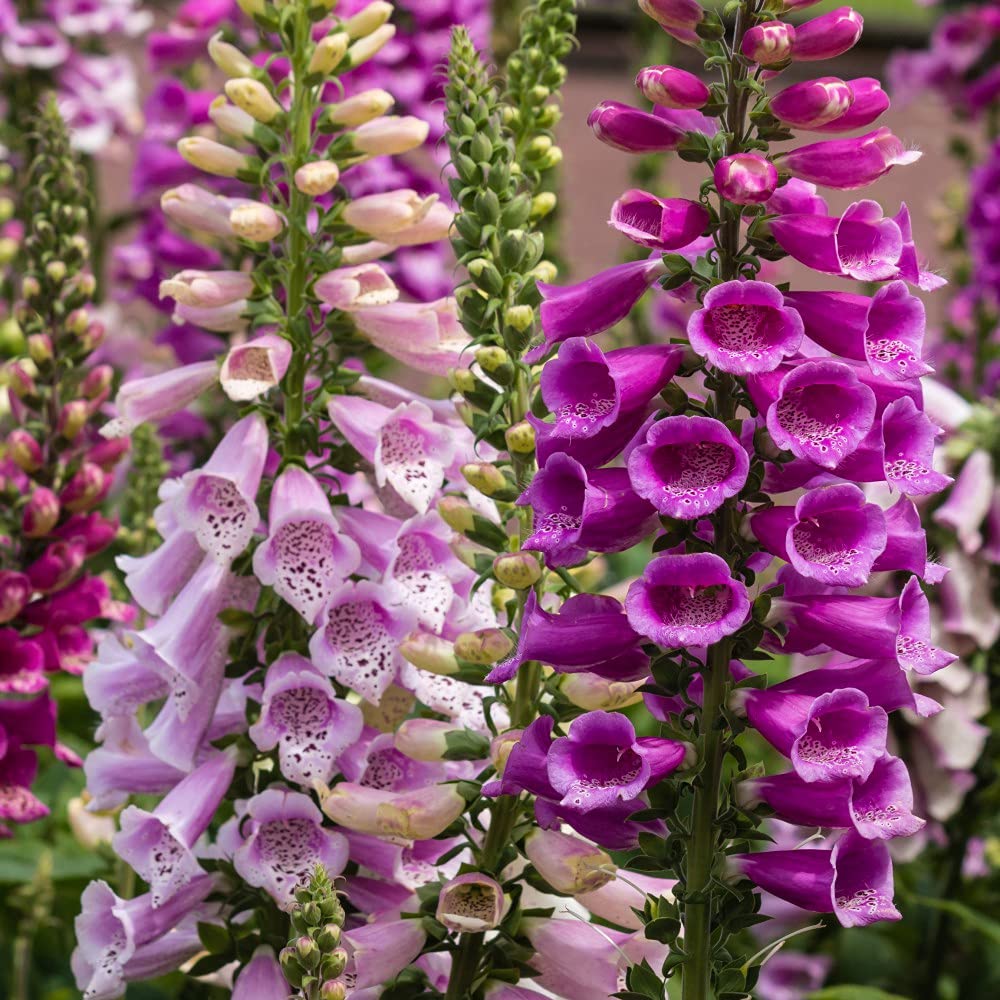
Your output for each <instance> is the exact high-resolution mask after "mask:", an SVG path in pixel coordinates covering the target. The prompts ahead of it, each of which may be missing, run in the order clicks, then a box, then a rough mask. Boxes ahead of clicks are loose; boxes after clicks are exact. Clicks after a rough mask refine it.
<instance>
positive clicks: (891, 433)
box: [882, 398, 952, 496]
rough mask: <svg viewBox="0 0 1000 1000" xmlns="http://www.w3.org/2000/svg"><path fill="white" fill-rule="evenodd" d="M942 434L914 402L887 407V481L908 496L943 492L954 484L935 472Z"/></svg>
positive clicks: (884, 420)
mask: <svg viewBox="0 0 1000 1000" xmlns="http://www.w3.org/2000/svg"><path fill="white" fill-rule="evenodd" d="M939 434H940V428H938V427H936V426H935V425H934V424H932V423H931V421H930V420H929V419H928V417H927V416H926V415H925V414H924V413H923V412H921V411H920V410H919V409H918V408H917V406H916V404H915V403H914V402H913V400H912V399H909V398H903V399H899V400H897V401H896V402H894V403H890V404H889V406H887V407H886V410H885V413H884V414H883V415H882V442H883V458H882V461H883V468H884V472H885V481H886V482H887V483H888V484H889V486H890V487H891V488H893V489H897V490H899V491H900V493H905V494H906V495H907V496H927V495H928V494H932V493H940V492H941V490H943V489H944V488H945V487H946V486H948V484H949V483H950V482H951V481H952V480H951V477H950V476H946V475H945V474H944V473H942V472H936V471H935V470H934V442H935V440H936V439H937V437H938V435H939Z"/></svg>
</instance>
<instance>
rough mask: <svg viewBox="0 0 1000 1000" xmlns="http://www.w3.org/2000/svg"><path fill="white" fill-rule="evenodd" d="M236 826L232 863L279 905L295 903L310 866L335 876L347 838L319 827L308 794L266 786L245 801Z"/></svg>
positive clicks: (286, 907)
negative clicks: (239, 841)
mask: <svg viewBox="0 0 1000 1000" xmlns="http://www.w3.org/2000/svg"><path fill="white" fill-rule="evenodd" d="M240 829H241V832H242V836H243V838H244V839H243V842H242V844H241V845H240V846H239V847H238V848H237V850H236V853H235V854H234V855H233V866H234V867H235V868H236V871H237V873H238V874H239V875H240V877H241V878H242V879H243V880H244V881H245V882H246V883H247V884H248V885H252V886H259V887H260V888H262V889H264V890H265V891H266V892H267V893H269V895H270V896H271V898H272V899H273V900H274V901H275V902H276V903H277V904H278V906H279V907H280V908H281V909H283V910H289V909H291V908H292V907H293V906H294V905H295V890H296V889H298V888H300V887H301V886H303V885H307V884H308V883H309V879H310V878H311V877H312V873H313V870H314V869H315V867H316V865H318V864H321V865H323V867H324V868H325V869H326V870H327V872H328V873H329V875H330V877H331V878H335V877H336V876H337V875H339V874H340V873H341V872H342V871H343V870H344V866H345V865H346V864H347V850H348V848H347V840H346V839H345V838H344V836H343V834H340V833H335V832H333V831H332V830H328V829H326V828H325V827H324V826H323V814H322V813H321V812H320V811H319V808H318V807H317V806H316V804H315V803H314V802H313V800H312V799H311V798H310V797H309V796H308V795H301V794H300V793H298V792H289V791H285V790H283V789H281V788H279V787H277V786H274V785H272V786H271V787H270V788H268V789H266V790H265V791H263V792H261V793H260V794H259V795H255V796H254V797H253V798H252V799H250V800H249V802H247V805H246V813H245V816H244V818H243V819H242V821H241V822H240Z"/></svg>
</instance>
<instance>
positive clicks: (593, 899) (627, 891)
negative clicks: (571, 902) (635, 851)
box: [575, 871, 677, 931]
mask: <svg viewBox="0 0 1000 1000" xmlns="http://www.w3.org/2000/svg"><path fill="white" fill-rule="evenodd" d="M676 885H677V882H676V880H674V879H667V878H655V877H652V876H650V875H640V874H639V873H638V872H632V871H630V872H628V873H622V874H620V875H619V874H612V875H611V877H610V881H608V882H607V883H606V884H605V885H602V886H600V887H599V888H597V889H591V890H590V891H589V892H580V893H576V894H575V899H576V901H577V902H578V903H579V904H580V905H581V906H585V907H586V908H587V909H588V910H589V911H590V913H591V915H592V916H595V917H600V918H601V919H602V920H606V921H608V923H611V924H615V925H616V926H618V927H626V928H628V929H629V930H636V931H639V930H642V929H643V926H644V925H643V922H642V919H641V917H639V916H637V915H636V912H635V911H636V910H638V911H639V912H640V913H641V912H642V909H643V907H644V906H645V905H646V897H647V896H652V897H653V898H654V899H659V898H660V897H666V898H667V899H669V898H671V897H672V895H673V890H674V887H675V886H676Z"/></svg>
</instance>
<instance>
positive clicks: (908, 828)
mask: <svg viewBox="0 0 1000 1000" xmlns="http://www.w3.org/2000/svg"><path fill="white" fill-rule="evenodd" d="M738 794H739V796H740V798H741V801H743V802H744V803H752V802H766V803H767V805H768V806H769V807H770V808H771V809H773V810H774V814H775V816H776V817H777V818H778V819H780V820H783V821H784V822H786V823H794V824H796V825H798V826H815V827H829V828H832V829H852V828H853V829H854V830H856V831H857V833H858V834H860V835H861V836H862V837H865V838H866V839H868V840H889V839H891V838H893V837H911V836H913V834H915V833H917V832H918V831H920V830H921V829H923V827H924V820H922V819H920V818H919V817H917V816H914V814H913V787H912V785H911V784H910V775H909V772H908V771H907V770H906V765H905V764H904V763H903V762H902V761H901V760H899V758H898V757H890V756H888V755H886V756H884V757H880V758H879V759H878V760H877V761H876V762H875V766H874V767H873V768H872V771H871V774H869V776H868V777H867V778H865V779H858V778H844V779H838V780H835V781H832V782H807V781H804V780H803V779H802V778H801V777H800V776H799V775H798V774H797V773H796V772H795V771H786V772H785V773H783V774H773V775H768V776H767V777H765V778H752V779H750V780H749V781H744V782H741V783H740V785H739V786H738Z"/></svg>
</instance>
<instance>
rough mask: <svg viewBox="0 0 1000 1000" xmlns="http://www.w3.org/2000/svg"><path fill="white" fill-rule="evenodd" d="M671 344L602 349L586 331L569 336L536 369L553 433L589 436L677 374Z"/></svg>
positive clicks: (640, 405) (677, 354) (640, 406)
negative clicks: (549, 359)
mask: <svg viewBox="0 0 1000 1000" xmlns="http://www.w3.org/2000/svg"><path fill="white" fill-rule="evenodd" d="M680 363H681V349H680V348H679V347H677V346H673V345H660V344H655V345H649V346H641V347H622V348H619V349H618V350H616V351H609V352H608V353H607V354H605V353H604V352H603V351H602V350H601V349H600V348H599V347H598V346H597V345H596V344H595V343H594V342H593V341H591V340H588V339H587V338H586V337H572V338H571V339H569V340H567V341H565V342H564V343H563V344H562V346H561V347H560V348H559V354H558V355H557V357H555V358H554V359H553V360H551V361H550V362H549V363H548V364H546V365H545V367H544V368H543V369H542V376H541V391H542V399H543V400H544V401H545V405H546V406H547V407H548V408H549V409H550V410H551V411H552V413H553V415H554V416H555V424H554V425H552V435H553V438H555V439H559V440H567V441H572V440H574V439H575V438H591V437H594V436H595V435H596V434H598V433H599V432H600V431H604V430H607V429H608V428H610V427H612V426H613V425H614V424H615V423H616V422H618V421H619V420H621V419H622V418H623V417H624V416H626V415H629V414H632V413H637V412H640V413H645V408H646V406H647V404H648V403H649V402H650V400H652V399H653V398H654V397H655V396H656V394H657V393H659V392H660V391H661V390H662V389H663V388H664V387H665V386H666V385H667V383H669V382H670V380H671V379H672V378H673V377H674V375H676V374H677V369H678V368H679V367H680Z"/></svg>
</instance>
